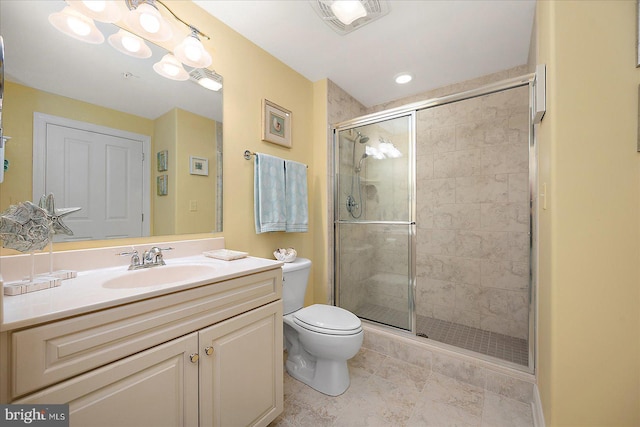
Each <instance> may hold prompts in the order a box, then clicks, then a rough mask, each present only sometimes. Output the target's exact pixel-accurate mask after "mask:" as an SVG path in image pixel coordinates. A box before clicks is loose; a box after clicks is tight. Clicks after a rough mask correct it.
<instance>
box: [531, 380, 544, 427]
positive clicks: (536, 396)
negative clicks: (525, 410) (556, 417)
mask: <svg viewBox="0 0 640 427" xmlns="http://www.w3.org/2000/svg"><path fill="white" fill-rule="evenodd" d="M531 412H532V413H533V425H534V427H545V422H544V413H543V412H542V401H541V400H540V392H539V390H538V384H534V385H533V402H531Z"/></svg>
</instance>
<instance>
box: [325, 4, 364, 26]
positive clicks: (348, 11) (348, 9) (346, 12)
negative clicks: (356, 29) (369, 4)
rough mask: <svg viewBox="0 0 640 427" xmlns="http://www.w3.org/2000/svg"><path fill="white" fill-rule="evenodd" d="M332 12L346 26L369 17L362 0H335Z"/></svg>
mask: <svg viewBox="0 0 640 427" xmlns="http://www.w3.org/2000/svg"><path fill="white" fill-rule="evenodd" d="M331 11H332V12H333V14H334V15H335V16H336V18H338V19H339V20H340V22H342V23H343V24H344V25H349V24H351V23H352V22H353V21H355V20H356V19H358V18H363V17H365V16H367V11H366V9H365V8H364V6H363V5H362V2H360V0H335V1H334V2H333V3H331Z"/></svg>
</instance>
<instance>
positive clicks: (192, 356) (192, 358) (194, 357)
mask: <svg viewBox="0 0 640 427" xmlns="http://www.w3.org/2000/svg"><path fill="white" fill-rule="evenodd" d="M198 359H200V356H198V353H194V354H192V355H191V356H189V360H191V362H192V363H197V362H198Z"/></svg>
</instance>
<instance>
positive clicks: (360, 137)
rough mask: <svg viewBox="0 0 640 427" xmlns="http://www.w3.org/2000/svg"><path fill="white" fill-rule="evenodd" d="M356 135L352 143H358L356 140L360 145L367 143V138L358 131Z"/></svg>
mask: <svg viewBox="0 0 640 427" xmlns="http://www.w3.org/2000/svg"><path fill="white" fill-rule="evenodd" d="M356 133H357V134H358V135H357V136H356V139H354V140H353V141H354V142H355V141H358V139H359V141H358V142H359V143H360V144H366V142H367V141H369V137H368V136H366V135H363V134H361V133H360V132H359V131H356Z"/></svg>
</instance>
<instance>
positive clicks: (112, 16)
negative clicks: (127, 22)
mask: <svg viewBox="0 0 640 427" xmlns="http://www.w3.org/2000/svg"><path fill="white" fill-rule="evenodd" d="M66 1H67V4H68V5H69V6H71V7H72V8H74V9H75V10H77V11H78V12H80V13H82V14H83V15H86V16H88V17H89V18H92V19H95V20H96V21H100V22H107V23H110V24H112V23H114V22H118V21H119V20H120V18H121V17H122V14H121V12H120V8H119V7H118V5H117V4H116V2H115V1H112V0H109V1H106V0H66Z"/></svg>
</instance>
